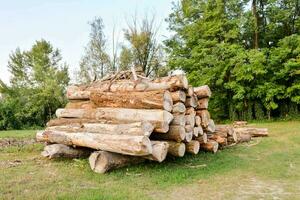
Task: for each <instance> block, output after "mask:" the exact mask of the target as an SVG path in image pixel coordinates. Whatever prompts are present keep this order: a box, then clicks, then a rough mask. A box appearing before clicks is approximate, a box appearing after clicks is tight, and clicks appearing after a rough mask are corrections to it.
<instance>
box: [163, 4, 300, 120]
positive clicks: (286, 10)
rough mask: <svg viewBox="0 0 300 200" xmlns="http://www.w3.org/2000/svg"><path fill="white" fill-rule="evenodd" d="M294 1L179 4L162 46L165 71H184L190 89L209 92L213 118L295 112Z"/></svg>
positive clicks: (299, 54)
mask: <svg viewBox="0 0 300 200" xmlns="http://www.w3.org/2000/svg"><path fill="white" fill-rule="evenodd" d="M296 2H297V1H275V0H274V1H251V2H250V1H242V0H229V1H223V0H208V1H202V0H201V1H194V0H182V1H181V2H180V3H178V4H174V7H173V12H172V13H171V14H170V16H169V19H168V22H169V28H170V30H172V31H174V32H175V34H174V35H173V36H172V37H171V38H170V39H168V40H166V41H165V44H166V46H167V51H168V53H169V66H170V67H171V68H172V69H183V70H184V71H185V72H186V73H187V75H188V78H189V80H190V82H191V83H192V84H193V85H195V86H196V85H202V84H208V85H209V86H210V87H211V89H212V91H213V97H212V99H211V102H210V109H211V112H212V113H213V115H214V117H216V118H219V119H228V118H230V119H232V120H234V119H235V120H236V119H243V120H251V119H255V118H256V119H261V118H264V117H268V118H271V116H274V117H276V116H282V115H281V114H280V113H281V112H286V111H283V110H282V109H283V108H280V109H279V106H280V105H281V104H283V103H288V104H289V103H291V102H294V103H295V105H296V106H295V107H294V110H296V111H297V110H298V109H299V104H300V102H299V100H300V93H299V87H300V86H299V81H300V77H299V75H300V73H299V70H300V51H299V48H300V43H299V39H300V36H299V19H300V18H299V14H300V10H299V5H298V4H299V3H298V4H297V3H296ZM250 3H252V4H251V8H250V9H251V10H249V9H248V7H249V6H247V5H250ZM256 20H257V21H256ZM271 29H272V30H271ZM277 31H279V32H277ZM256 38H257V39H258V40H257V41H258V43H257V44H258V46H257V45H255V40H256ZM265 113H266V114H265Z"/></svg>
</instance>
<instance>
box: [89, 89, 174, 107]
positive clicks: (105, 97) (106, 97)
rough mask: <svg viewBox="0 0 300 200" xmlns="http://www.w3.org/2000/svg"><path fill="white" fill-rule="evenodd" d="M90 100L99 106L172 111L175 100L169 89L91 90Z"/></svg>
mask: <svg viewBox="0 0 300 200" xmlns="http://www.w3.org/2000/svg"><path fill="white" fill-rule="evenodd" d="M90 100H91V101H92V102H93V103H94V104H95V105H96V106H97V107H111V108H135V109H163V110H166V111H169V112H171V111H172V107H173V100H172V96H171V93H170V92H169V91H159V90H157V91H147V92H100V91H91V94H90Z"/></svg>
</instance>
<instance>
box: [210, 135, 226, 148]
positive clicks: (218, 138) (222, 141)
mask: <svg viewBox="0 0 300 200" xmlns="http://www.w3.org/2000/svg"><path fill="white" fill-rule="evenodd" d="M207 137H208V139H209V140H214V141H216V142H217V143H219V146H221V147H224V146H226V145H227V138H226V137H222V136H220V135H215V134H208V135H207Z"/></svg>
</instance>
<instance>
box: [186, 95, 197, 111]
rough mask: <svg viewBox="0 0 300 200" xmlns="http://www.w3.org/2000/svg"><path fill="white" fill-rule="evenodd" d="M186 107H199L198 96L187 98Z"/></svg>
mask: <svg viewBox="0 0 300 200" xmlns="http://www.w3.org/2000/svg"><path fill="white" fill-rule="evenodd" d="M185 106H186V107H193V108H196V107H197V106H198V99H197V96H195V95H193V96H191V97H187V98H186V100H185Z"/></svg>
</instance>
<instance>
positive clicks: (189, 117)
mask: <svg viewBox="0 0 300 200" xmlns="http://www.w3.org/2000/svg"><path fill="white" fill-rule="evenodd" d="M185 124H186V125H191V126H192V127H194V126H195V116H193V115H185Z"/></svg>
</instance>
